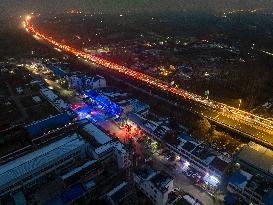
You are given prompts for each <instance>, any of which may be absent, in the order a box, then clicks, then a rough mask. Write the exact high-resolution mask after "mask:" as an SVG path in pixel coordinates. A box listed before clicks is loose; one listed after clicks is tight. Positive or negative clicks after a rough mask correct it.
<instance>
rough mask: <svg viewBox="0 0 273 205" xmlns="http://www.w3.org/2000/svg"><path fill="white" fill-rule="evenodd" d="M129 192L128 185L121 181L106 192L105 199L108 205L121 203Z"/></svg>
mask: <svg viewBox="0 0 273 205" xmlns="http://www.w3.org/2000/svg"><path fill="white" fill-rule="evenodd" d="M128 194H129V185H128V183H127V182H122V183H121V184H119V185H118V186H116V187H114V188H113V189H112V190H111V191H109V192H108V193H107V194H106V201H107V203H108V204H110V205H118V204H121V203H122V202H123V201H124V200H125V198H126V197H127V196H128Z"/></svg>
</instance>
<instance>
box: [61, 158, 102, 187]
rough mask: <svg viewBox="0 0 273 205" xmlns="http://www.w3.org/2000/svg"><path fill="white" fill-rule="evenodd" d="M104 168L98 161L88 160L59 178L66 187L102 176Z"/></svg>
mask: <svg viewBox="0 0 273 205" xmlns="http://www.w3.org/2000/svg"><path fill="white" fill-rule="evenodd" d="M103 171H104V168H103V166H102V164H101V163H100V162H99V161H98V160H89V161H87V162H85V163H83V164H81V165H80V166H78V167H75V168H74V169H72V170H70V171H69V172H67V173H65V174H64V175H63V176H61V177H60V179H61V180H62V182H63V183H64V185H65V186H66V187H68V186H70V185H72V184H75V183H77V182H79V181H85V180H86V179H88V180H90V179H93V178H94V177H96V176H98V175H100V174H102V172H103Z"/></svg>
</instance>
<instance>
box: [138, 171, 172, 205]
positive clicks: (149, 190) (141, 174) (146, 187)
mask: <svg viewBox="0 0 273 205" xmlns="http://www.w3.org/2000/svg"><path fill="white" fill-rule="evenodd" d="M134 182H135V183H136V184H137V187H138V188H139V189H140V190H141V191H142V192H143V193H144V194H145V195H146V196H147V197H148V198H149V199H151V200H152V201H153V203H154V204H158V205H163V204H166V203H167V201H168V195H169V193H170V192H171V191H172V190H173V178H172V177H171V176H170V175H168V174H167V173H165V172H163V171H161V172H156V171H155V170H153V169H152V168H150V167H149V166H143V167H141V168H139V169H138V170H136V171H135V172H134Z"/></svg>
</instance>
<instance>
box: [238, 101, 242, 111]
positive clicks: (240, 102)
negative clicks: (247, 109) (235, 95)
mask: <svg viewBox="0 0 273 205" xmlns="http://www.w3.org/2000/svg"><path fill="white" fill-rule="evenodd" d="M241 104H242V99H239V105H238V109H240V107H241Z"/></svg>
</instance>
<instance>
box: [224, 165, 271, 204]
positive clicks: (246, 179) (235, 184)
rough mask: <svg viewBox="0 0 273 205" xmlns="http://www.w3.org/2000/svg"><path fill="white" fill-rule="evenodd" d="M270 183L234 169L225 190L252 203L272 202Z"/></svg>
mask: <svg viewBox="0 0 273 205" xmlns="http://www.w3.org/2000/svg"><path fill="white" fill-rule="evenodd" d="M272 188H273V187H272V184H270V183H268V182H266V181H264V179H263V178H260V177H257V176H255V175H252V174H250V173H248V172H246V171H244V170H241V169H240V170H237V171H235V172H234V173H233V174H232V175H231V177H230V179H229V182H228V186H227V190H228V191H229V192H230V193H232V194H233V195H234V196H237V197H238V198H239V199H243V200H244V201H245V202H247V203H249V204H253V205H270V204H273V189H272Z"/></svg>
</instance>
